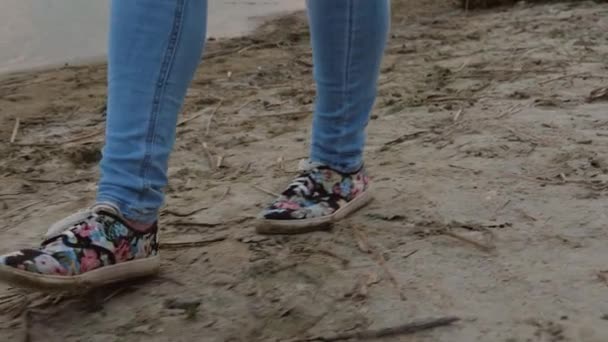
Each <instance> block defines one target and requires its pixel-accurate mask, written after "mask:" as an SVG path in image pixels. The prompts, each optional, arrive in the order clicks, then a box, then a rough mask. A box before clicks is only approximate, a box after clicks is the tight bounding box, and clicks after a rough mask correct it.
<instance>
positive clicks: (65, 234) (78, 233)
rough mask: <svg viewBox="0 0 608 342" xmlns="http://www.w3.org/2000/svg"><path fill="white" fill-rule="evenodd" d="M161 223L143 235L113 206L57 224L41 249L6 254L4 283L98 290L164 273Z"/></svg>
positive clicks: (0, 273) (1, 272)
mask: <svg viewBox="0 0 608 342" xmlns="http://www.w3.org/2000/svg"><path fill="white" fill-rule="evenodd" d="M157 231H158V228H157V225H156V224H154V225H153V226H152V227H150V228H149V229H148V230H147V231H145V232H140V231H137V230H135V229H133V228H131V227H130V225H129V224H128V223H127V222H126V221H125V220H124V219H123V218H122V217H121V216H120V214H119V213H118V210H116V209H115V208H113V207H112V206H108V205H103V204H100V205H96V206H94V207H92V208H91V209H89V210H86V211H82V212H79V213H76V214H74V215H72V216H69V217H67V218H65V219H63V220H61V221H60V222H58V223H56V224H54V225H53V226H51V228H50V229H49V231H48V232H47V236H46V240H45V241H44V242H43V243H42V245H41V246H40V247H39V248H32V249H22V250H20V251H17V252H14V253H11V254H7V255H3V256H0V281H5V282H8V283H10V284H12V285H17V286H24V287H30V288H36V289H53V290H69V289H74V288H83V287H84V288H93V287H98V286H102V285H106V284H110V283H114V282H119V281H124V280H128V279H133V278H138V277H143V276H147V275H152V274H155V273H156V272H158V270H159V268H160V260H159V256H158V238H157Z"/></svg>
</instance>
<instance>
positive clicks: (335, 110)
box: [97, 0, 390, 223]
mask: <svg viewBox="0 0 608 342" xmlns="http://www.w3.org/2000/svg"><path fill="white" fill-rule="evenodd" d="M307 6H308V15H309V21H310V29H311V43H312V49H313V56H314V78H315V82H316V86H317V97H316V101H315V109H314V119H313V127H312V138H311V148H310V159H311V161H313V162H319V163H323V164H326V165H328V166H330V167H332V168H333V169H335V170H337V171H341V172H353V171H356V170H357V169H359V168H360V167H361V165H362V163H363V157H362V156H363V149H364V145H365V128H366V126H367V123H368V120H369V116H370V112H371V110H372V106H373V104H374V101H375V98H376V84H377V79H378V75H379V70H380V63H381V60H382V55H383V52H384V47H385V44H386V38H387V35H388V29H389V21H390V19H389V18H390V13H389V12H390V3H389V0H308V1H307ZM110 17H111V19H110V35H109V53H108V106H107V111H108V114H107V115H108V116H107V124H106V144H105V147H104V149H103V158H102V160H101V179H100V181H99V186H98V194H97V201H98V202H109V203H112V204H114V205H116V206H117V207H118V208H119V209H120V210H121V212H122V213H123V215H125V216H126V217H127V218H129V219H131V220H134V221H138V222H142V223H147V222H152V221H154V220H156V219H157V215H158V210H159V208H160V207H161V205H162V203H163V199H164V195H163V190H164V188H165V186H166V185H167V167H168V160H169V155H170V153H171V150H172V148H173V144H174V141H175V127H176V123H177V116H178V113H179V111H180V108H181V106H182V103H183V101H184V97H185V95H186V91H187V88H188V85H189V83H190V81H191V80H192V77H193V74H194V72H195V70H196V68H197V66H198V64H199V61H200V60H201V54H202V51H203V46H204V42H205V30H206V21H207V1H206V0H163V1H159V0H137V1H135V0H128V1H126V0H113V1H112V3H111V15H110Z"/></svg>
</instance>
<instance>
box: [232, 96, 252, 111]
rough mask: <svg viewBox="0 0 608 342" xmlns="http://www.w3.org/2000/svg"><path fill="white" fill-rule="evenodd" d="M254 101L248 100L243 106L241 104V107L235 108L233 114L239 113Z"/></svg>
mask: <svg viewBox="0 0 608 342" xmlns="http://www.w3.org/2000/svg"><path fill="white" fill-rule="evenodd" d="M254 101H256V100H255V99H253V100H249V101H247V102H245V103H243V104H242V105H241V106H240V107H239V108H237V109H236V110H235V111H234V112H235V113H238V112H240V111H241V109H243V108H245V107H247V106H248V105H249V104H250V103H251V102H254Z"/></svg>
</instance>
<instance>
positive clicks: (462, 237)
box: [441, 229, 494, 253]
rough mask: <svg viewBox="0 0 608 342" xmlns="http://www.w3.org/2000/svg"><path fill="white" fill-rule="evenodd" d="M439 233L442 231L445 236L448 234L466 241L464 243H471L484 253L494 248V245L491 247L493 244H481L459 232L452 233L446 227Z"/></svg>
mask: <svg viewBox="0 0 608 342" xmlns="http://www.w3.org/2000/svg"><path fill="white" fill-rule="evenodd" d="M441 233H442V234H443V235H447V236H449V237H453V238H454V239H456V240H460V241H462V242H466V243H468V244H471V245H473V246H475V247H477V248H478V249H479V250H481V251H484V252H486V253H489V252H491V251H492V250H494V247H493V246H487V245H484V244H482V243H480V242H477V241H475V240H472V239H469V238H467V237H464V236H462V235H460V234H456V233H454V232H452V231H449V230H447V229H446V230H444V231H442V232H441Z"/></svg>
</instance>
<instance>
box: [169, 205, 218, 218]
mask: <svg viewBox="0 0 608 342" xmlns="http://www.w3.org/2000/svg"><path fill="white" fill-rule="evenodd" d="M206 209H208V207H200V208H198V209H194V210H191V211H188V212H185V213H180V212H178V211H174V210H171V209H165V210H163V211H162V212H161V215H172V216H177V217H188V216H192V215H194V214H196V213H198V212H201V211H203V210H206Z"/></svg>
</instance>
